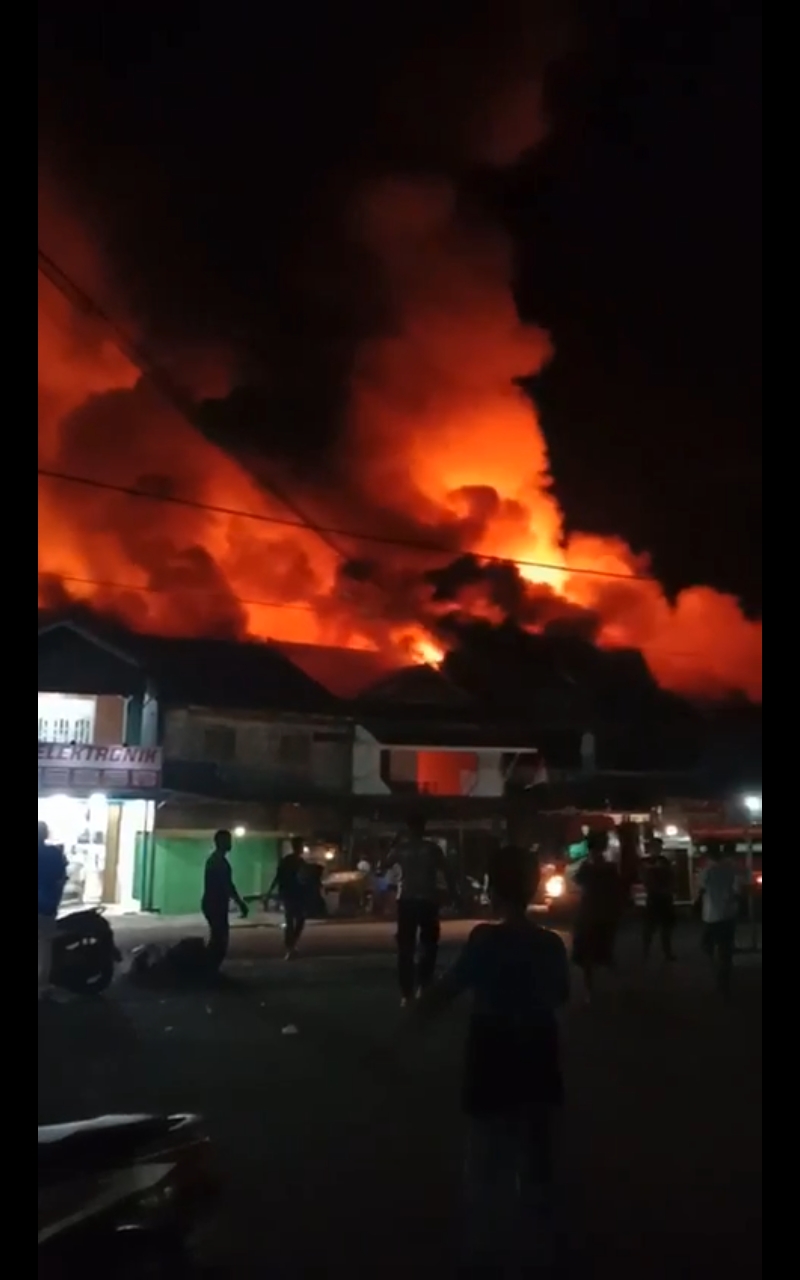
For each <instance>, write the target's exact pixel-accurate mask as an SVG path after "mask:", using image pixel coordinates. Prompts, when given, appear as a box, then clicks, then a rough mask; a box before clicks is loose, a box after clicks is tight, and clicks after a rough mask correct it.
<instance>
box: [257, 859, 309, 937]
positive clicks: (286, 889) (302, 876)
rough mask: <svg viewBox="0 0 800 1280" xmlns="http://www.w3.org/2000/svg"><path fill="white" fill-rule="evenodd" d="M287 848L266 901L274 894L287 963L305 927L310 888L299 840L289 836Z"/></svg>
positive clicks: (307, 871)
mask: <svg viewBox="0 0 800 1280" xmlns="http://www.w3.org/2000/svg"><path fill="white" fill-rule="evenodd" d="M290 844H291V848H290V850H289V852H288V853H287V854H285V855H284V857H282V858H281V860H280V862H279V863H278V869H277V871H276V872H275V879H274V880H273V881H272V884H271V885H270V887H269V889H268V891H267V897H268V898H269V897H271V895H272V894H273V893H275V892H276V891H277V894H278V897H279V898H280V902H281V906H282V907H283V937H284V945H285V947H286V959H287V960H291V959H292V958H293V956H294V954H295V950H296V948H297V944H298V942H299V941H300V938H301V935H302V933H303V930H304V928H305V925H306V917H307V915H308V895H309V889H310V884H311V877H310V875H309V866H308V863H307V862H306V860H305V858H304V857H303V850H304V842H303V837H302V836H292V839H291V842H290Z"/></svg>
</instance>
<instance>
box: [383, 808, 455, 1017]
mask: <svg viewBox="0 0 800 1280" xmlns="http://www.w3.org/2000/svg"><path fill="white" fill-rule="evenodd" d="M392 868H395V869H396V870H397V871H398V872H399V876H400V882H399V888H398V892H397V978H398V982H399V984H400V998H401V1002H402V1003H403V1004H407V1003H408V1001H409V1000H413V999H414V996H415V995H417V994H419V992H421V991H423V990H424V989H425V987H427V986H428V984H429V983H430V982H431V981H432V979H433V976H434V974H435V972H436V959H437V956H438V954H439V934H440V924H439V910H440V905H441V896H442V890H441V887H440V882H441V881H444V884H445V886H446V889H447V892H448V894H449V896H450V897H451V898H454V897H455V883H454V880H453V877H452V874H451V871H450V868H449V866H448V864H447V860H446V858H445V856H444V853H443V852H442V849H441V846H440V845H439V844H437V842H436V841H435V840H429V839H427V838H426V836H425V819H424V818H423V817H421V816H416V815H415V816H414V817H411V818H409V819H408V822H407V823H406V835H405V836H404V837H403V838H402V839H401V840H399V841H398V842H397V844H396V845H395V846H394V848H393V849H392V851H391V853H390V854H389V858H388V860H387V870H391V869H392ZM418 947H419V957H417V948H418Z"/></svg>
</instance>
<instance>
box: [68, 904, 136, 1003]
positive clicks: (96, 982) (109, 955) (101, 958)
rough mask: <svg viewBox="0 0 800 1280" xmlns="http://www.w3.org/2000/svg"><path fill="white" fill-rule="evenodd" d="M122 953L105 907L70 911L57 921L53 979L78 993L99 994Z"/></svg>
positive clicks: (112, 973) (108, 982) (107, 984)
mask: <svg viewBox="0 0 800 1280" xmlns="http://www.w3.org/2000/svg"><path fill="white" fill-rule="evenodd" d="M121 959H122V957H121V956H120V953H119V951H118V950H117V947H116V944H115V942H114V931H113V929H112V928H111V925H110V924H109V923H108V921H107V920H106V918H105V916H104V915H103V913H102V910H101V909H100V908H98V907H90V908H88V909H87V910H85V911H71V912H68V913H67V914H66V915H63V916H60V917H59V919H58V920H57V921H56V932H55V937H54V939H53V956H52V964H51V969H50V981H51V982H52V983H53V985H54V986H56V987H62V988H63V989H64V990H65V991H71V992H73V993H74V994H76V995H98V994H99V993H100V992H101V991H105V989H106V987H108V986H109V984H110V982H111V980H112V978H113V977H114V966H115V965H116V964H117V962H118V961H119V960H121Z"/></svg>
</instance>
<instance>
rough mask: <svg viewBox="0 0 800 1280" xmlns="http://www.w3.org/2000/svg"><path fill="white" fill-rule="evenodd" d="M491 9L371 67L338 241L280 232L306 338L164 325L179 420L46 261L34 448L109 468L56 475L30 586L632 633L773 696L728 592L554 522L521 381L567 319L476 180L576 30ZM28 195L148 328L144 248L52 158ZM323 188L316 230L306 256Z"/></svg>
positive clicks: (328, 625)
mask: <svg viewBox="0 0 800 1280" xmlns="http://www.w3.org/2000/svg"><path fill="white" fill-rule="evenodd" d="M500 9H501V11H502V17H503V21H500V20H499V17H498V16H497V14H496V13H495V10H494V9H493V14H494V15H495V16H494V18H493V19H492V20H490V21H488V25H487V26H486V28H485V30H484V31H483V36H482V39H481V40H479V41H476V40H475V39H474V35H475V33H474V32H470V39H469V40H466V41H465V44H464V47H463V48H454V47H453V46H452V42H450V41H449V39H444V38H441V39H439V38H438V37H436V36H435V35H434V36H433V37H431V38H430V39H429V40H428V41H427V42H424V48H425V49H426V52H425V53H424V54H419V53H416V52H414V53H413V54H408V55H406V56H404V57H403V58H402V59H401V58H400V56H399V55H398V66H397V67H396V68H395V78H394V80H390V81H389V82H387V83H385V84H383V83H382V84H381V85H380V86H376V87H375V94H374V102H373V107H374V110H373V111H371V112H367V114H368V115H369V118H370V120H371V121H372V125H373V130H372V134H371V135H370V138H369V141H368V142H365V141H364V140H363V139H362V142H361V146H360V150H359V151H358V154H357V155H354V156H350V157H349V164H348V165H346V166H345V165H342V166H341V168H340V172H339V177H338V180H337V181H336V182H332V183H331V184H330V187H329V189H328V191H327V197H328V199H327V203H326V205H325V209H326V215H325V217H326V226H325V236H324V238H323V239H324V243H325V245H326V246H327V250H330V252H329V253H328V256H327V258H326V261H325V264H324V269H323V267H322V266H320V270H319V271H317V270H316V268H314V269H311V268H308V267H306V268H305V269H304V267H303V265H302V261H303V260H302V258H301V256H299V249H298V252H297V253H296V255H295V257H294V258H292V262H293V263H294V265H295V271H296V274H295V276H294V278H293V283H294V290H295V292H294V293H291V290H290V295H291V296H292V297H293V298H294V299H295V302H296V305H297V307H298V308H299V312H300V313H302V314H299V315H298V316H296V317H295V318H296V319H298V320H299V322H298V323H297V324H296V326H295V327H294V328H292V326H291V325H286V326H285V328H286V330H287V331H288V332H291V333H293V334H295V335H296V338H295V340H293V345H291V350H290V349H289V347H287V346H286V342H287V339H286V337H285V335H282V334H279V333H277V331H276V334H275V337H274V343H273V346H272V348H271V349H268V350H266V352H262V358H261V362H260V363H259V365H258V368H259V376H258V380H257V382H256V381H255V380H254V379H252V377H250V384H249V385H245V384H244V383H243V381H242V379H243V377H244V376H246V375H243V372H242V371H243V370H245V369H249V370H252V369H253V367H254V364H253V353H252V347H248V344H247V343H243V344H242V345H241V346H240V345H237V342H236V341H233V342H232V341H231V340H230V335H229V334H227V335H226V339H225V341H220V342H219V343H218V344H217V345H216V346H211V347H209V346H204V347H203V348H202V349H201V350H198V349H197V348H196V345H195V346H193V345H192V343H191V342H188V341H187V345H186V346H184V345H182V344H181V343H180V341H179V340H178V339H177V338H176V337H175V336H174V334H170V340H169V342H168V343H165V341H164V337H163V333H159V335H158V359H159V366H160V367H161V366H164V365H165V364H166V367H167V369H168V372H169V375H170V377H171V378H172V379H174V381H175V384H176V385H183V386H186V387H187V388H188V390H189V391H190V392H191V394H192V396H193V397H194V399H195V401H196V403H197V412H196V413H194V414H193V415H191V420H190V419H189V418H187V416H186V415H185V414H184V413H182V412H181V411H180V409H179V408H177V407H176V406H175V405H174V404H171V403H170V402H169V397H167V398H165V397H164V396H163V394H161V393H160V392H159V391H158V390H157V389H156V387H155V386H154V385H153V383H152V381H151V380H149V379H148V378H147V377H146V376H143V375H142V373H141V371H140V370H139V369H138V368H137V367H136V365H135V363H133V362H132V361H131V360H130V359H128V358H126V357H125V356H124V355H123V354H121V352H120V350H119V349H118V346H117V345H115V341H114V338H113V335H112V333H111V332H110V331H109V329H108V326H107V325H105V324H104V323H103V321H102V320H100V319H98V317H97V316H96V315H91V314H85V313H82V312H81V310H80V309H79V308H78V307H76V306H75V305H73V304H72V303H70V302H69V301H67V300H66V299H65V298H64V297H63V295H62V294H61V293H59V291H58V290H57V289H56V288H54V286H53V284H52V283H51V282H49V281H48V280H45V279H42V278H41V277H40V281H39V458H40V466H41V467H43V468H45V469H46V470H49V471H55V472H66V473H69V474H70V475H75V476H83V477H89V478H94V479H97V480H100V481H102V482H104V483H105V484H108V485H111V486H113V488H111V489H105V488H101V487H96V488H95V487H91V486H82V485H78V484H71V483H68V482H66V481H64V480H63V479H61V480H58V479H53V478H42V479H41V481H40V487H39V497H40V503H39V570H40V584H39V587H40V603H42V604H44V605H47V606H55V605H63V604H64V602H65V600H71V601H83V602H90V603H91V604H92V605H93V606H94V607H96V608H97V609H100V610H102V611H104V612H108V613H112V614H114V615H115V616H117V617H120V618H122V619H124V621H125V622H126V623H127V624H128V625H131V626H133V627H137V628H140V629H142V630H163V631H169V632H172V633H181V634H195V633H197V634H200V633H203V634H209V633H215V634H225V635H245V634H248V635H252V636H261V637H268V636H269V637H274V638H283V639H287V640H296V641H297V640H299V641H306V642H317V643H325V644H329V645H330V644H340V645H349V646H355V647H362V648H376V649H380V650H382V651H384V652H386V653H387V654H391V655H393V656H394V657H396V658H397V660H398V661H404V660H409V659H412V660H420V659H428V660H431V659H434V660H438V659H439V658H440V657H441V656H442V655H443V654H444V653H445V652H446V651H448V650H451V649H456V650H459V649H462V648H463V647H464V645H465V644H468V643H469V637H470V636H471V635H480V636H482V637H485V636H486V635H487V634H491V632H492V631H493V629H494V630H496V629H502V631H503V634H507V633H508V628H509V627H511V628H512V629H516V630H517V631H518V632H519V633H520V635H523V636H524V635H525V634H526V633H527V634H528V635H534V636H541V637H547V636H553V635H559V636H562V637H563V636H564V635H569V636H572V637H576V638H580V639H581V640H582V641H592V642H593V643H594V644H595V645H596V646H598V647H599V648H600V649H606V650H609V649H636V650H639V651H640V652H641V654H642V655H643V658H644V660H645V662H646V663H647V665H648V667H649V668H650V670H651V671H652V673H653V675H654V676H655V677H656V679H657V680H658V682H659V683H660V684H661V685H663V686H664V687H666V688H670V689H673V690H676V691H680V692H688V693H701V694H706V695H711V696H715V695H725V694H728V693H731V692H737V691H738V692H743V693H745V694H746V695H747V696H749V697H753V698H759V697H760V688H761V627H760V624H759V623H755V622H752V621H749V620H748V619H746V618H745V617H744V616H743V614H742V612H741V610H740V609H739V606H738V604H737V602H736V601H735V600H734V599H733V598H731V597H728V596H725V595H721V594H719V593H718V592H716V591H714V590H712V589H711V588H708V587H704V586H695V587H691V588H689V589H687V590H685V591H683V592H681V594H680V595H679V596H678V598H677V599H676V600H668V599H667V598H666V596H665V594H664V592H663V590H662V589H661V588H660V587H659V585H658V583H657V582H655V581H654V580H653V579H652V578H650V577H649V576H648V564H647V561H646V559H643V558H642V557H638V556H636V555H634V554H633V552H632V551H631V550H630V548H628V547H627V546H626V545H625V544H624V542H622V541H621V540H614V539H608V538H600V537H596V536H594V535H591V534H585V535H584V534H571V535H569V536H567V535H566V534H565V528H564V521H563V516H562V513H561V510H560V507H559V503H558V498H557V493H556V487H557V486H556V481H557V478H556V480H555V481H554V479H553V477H552V476H551V474H550V465H549V457H548V450H547V444H546V441H545V438H544V435H543V432H542V429H541V427H540V424H539V422H538V419H537V415H536V411H535V408H534V406H533V405H532V403H531V401H530V399H529V397H528V395H527V393H526V392H525V391H524V390H523V389H522V386H521V381H522V379H525V378H528V377H529V376H530V375H533V374H536V373H537V372H538V371H539V370H540V369H541V368H542V367H543V365H544V364H545V363H546V362H547V361H548V360H550V359H551V358H554V347H557V340H558V335H557V334H556V335H554V338H553V341H551V338H550V337H549V336H548V335H546V334H545V333H543V332H542V331H541V330H539V329H536V328H532V327H530V326H526V325H524V324H523V323H521V321H520V318H519V316H518V313H517V309H516V306H515V303H514V297H513V293H512V278H513V257H512V246H511V245H510V243H509V242H508V240H507V238H506V237H505V236H504V234H503V233H502V231H501V230H500V229H499V228H498V227H497V226H496V225H493V224H492V221H491V219H490V218H489V217H488V215H487V211H486V210H487V201H486V200H485V198H484V195H483V192H484V186H485V181H484V178H485V175H486V174H487V172H491V171H492V170H503V169H505V168H507V167H508V166H512V165H514V164H515V163H516V162H517V161H518V160H519V158H520V157H521V156H522V155H524V154H525V152H527V151H528V150H529V149H530V148H531V147H533V146H535V145H536V143H537V142H538V141H539V139H540V138H541V136H542V134H543V132H544V129H545V120H544V115H543V112H542V109H541V104H540V99H541V92H540V91H541V85H542V67H543V64H544V62H546V60H547V56H549V54H550V53H551V52H552V48H553V39H554V38H557V37H558V35H559V34H560V33H558V32H555V31H554V28H553V25H552V23H550V22H549V21H539V22H538V23H537V24H534V27H533V29H531V27H530V23H529V21H528V18H529V15H530V6H519V7H518V6H515V5H513V4H509V5H508V6H507V7H503V6H500ZM416 47H419V48H422V47H423V43H422V42H420V43H419V45H418V46H416ZM410 82H413V83H414V85H415V92H414V93H412V94H408V93H406V92H404V90H403V86H404V85H405V84H408V83H410ZM476 173H478V174H479V175H484V178H482V179H481V180H480V181H476V179H475V174H476ZM40 197H41V209H40V240H41V241H42V242H43V244H44V247H45V248H46V249H47V251H48V252H49V253H50V254H51V255H52V256H53V257H54V258H56V259H57V260H58V261H59V262H60V263H61V264H62V265H63V266H64V268H65V269H66V270H68V271H69V272H70V273H71V274H72V275H73V276H74V277H75V278H76V279H77V280H78V281H79V282H80V284H81V285H82V286H83V287H84V289H86V291H87V292H89V293H90V294H91V295H92V297H93V298H94V299H96V300H97V301H98V302H100V303H101V305H102V306H104V307H105V308H106V309H107V310H108V311H109V312H110V313H111V314H112V315H113V316H114V318H115V319H116V320H118V321H119V322H120V323H121V324H122V325H123V327H125V328H126V329H127V331H128V332H129V333H130V334H132V335H133V336H134V337H135V338H136V339H138V340H141V341H142V342H143V343H145V344H148V342H151V341H152V340H153V335H154V332H155V330H154V327H153V326H152V325H151V323H150V320H151V315H152V300H151V301H150V302H149V303H148V305H144V306H143V307H141V308H138V309H137V312H136V315H134V314H132V309H131V310H129V307H128V304H127V301H126V286H127V283H128V280H129V278H130V273H129V272H128V273H126V271H125V270H121V271H119V272H117V271H114V270H113V268H112V263H111V262H110V261H109V260H108V258H106V259H105V260H104V259H103V255H101V254H100V253H99V251H98V250H97V249H96V248H95V247H94V244H93V241H92V237H91V235H90V234H89V233H88V230H87V229H88V228H89V227H91V226H92V225H93V219H92V217H91V215H88V216H87V215H86V214H83V215H82V217H81V218H79V219H75V218H74V217H72V216H70V215H69V214H68V212H67V199H66V197H65V195H64V191H63V189H59V191H58V194H57V195H56V192H55V189H54V186H53V184H52V182H48V183H46V184H43V185H42V186H41V188H40ZM319 216H320V215H319V213H318V212H316V213H315V214H314V216H313V217H312V218H311V219H310V221H309V224H308V239H307V241H306V242H305V243H306V246H307V250H308V252H307V262H310V263H312V264H315V263H316V264H317V265H318V266H319V265H320V259H319V257H318V256H317V257H315V252H316V253H317V254H318V253H319V250H318V248H317V249H316V250H315V248H314V246H315V245H317V244H318V242H319V237H317V236H316V232H317V230H318V229H319ZM300 243H303V242H302V237H301V242H300ZM120 276H122V277H124V278H125V279H124V281H123V283H122V285H121V283H120ZM151 294H152V289H151ZM323 295H324V306H323V304H322V302H321V301H320V299H321V298H322V296H323ZM173 306H174V303H173ZM304 309H305V311H304ZM342 315H347V316H348V317H349V318H350V322H351V323H350V327H349V329H347V328H346V326H345V330H346V331H345V335H344V337H343V339H342V341H341V344H340V346H336V345H335V344H332V343H331V342H330V340H328V341H327V343H326V344H321V343H320V344H317V346H316V347H314V350H313V352H312V351H311V350H310V347H309V343H310V341H311V339H310V338H309V336H308V335H309V333H311V334H313V332H314V324H315V323H320V324H321V325H322V327H323V328H325V325H326V324H327V326H328V332H330V329H331V328H332V327H333V328H336V326H337V325H338V321H339V318H340V317H341V316H342ZM173 328H174V325H173ZM191 329H192V325H191V324H190V323H189V322H188V321H187V334H189V333H190V331H191ZM337 331H338V330H337ZM323 346H324V349H325V352H326V355H325V359H326V360H327V361H329V362H330V365H331V367H333V366H335V368H336V370H337V373H336V375H335V376H334V375H333V374H331V377H330V378H329V379H327V382H326V378H325V376H323V375H322V374H320V384H321V385H322V384H324V385H326V386H327V385H329V386H330V387H333V388H334V390H335V388H336V387H338V393H336V394H334V392H330V394H328V393H326V395H324V396H321V397H318V398H317V399H316V400H314V399H313V397H311V398H310V399H309V398H308V395H309V393H308V390H307V388H308V385H309V384H311V383H313V382H314V378H315V375H316V373H317V372H318V371H319V370H320V369H321V367H322V366H321V364H320V350H322V348H323ZM187 348H188V350H187ZM246 348H247V349H246ZM287 353H288V354H287ZM555 358H557V355H556V356H555ZM287 371H288V372H287ZM314 406H315V407H314ZM315 415H316V416H315ZM323 419H324V421H325V424H326V425H325V430H324V431H323V430H322V429H321V427H320V422H321V421H322V420H323ZM309 439H310V440H311V441H316V442H317V443H318V447H316V446H315V448H314V449H310V448H309V446H308V443H307V442H308V440H309ZM304 440H305V441H306V445H305V447H303V444H302V441H304ZM296 441H299V442H300V444H299V446H298V447H297V448H296V449H295V448H293V443H294V442H296ZM131 489H136V490H145V491H147V492H148V493H151V494H154V495H158V496H160V498H161V499H162V500H160V501H159V500H156V499H155V498H154V499H153V500H146V499H143V498H140V497H139V498H137V497H134V496H130V494H129V493H128V494H127V495H126V493H125V492H124V491H126V490H128V491H129V490H131ZM287 495H288V496H289V497H290V498H291V501H290V504H289V505H288V506H287V504H286V503H285V502H284V501H282V500H281V498H282V496H287ZM169 499H175V500H176V501H174V502H173V501H169ZM298 508H299V515H298ZM236 513H247V514H246V515H240V514H236ZM304 520H307V521H308V523H309V524H310V525H311V526H312V528H308V527H306V528H303V527H298V525H302V523H303V521H304ZM358 535H361V536H358ZM481 643H484V641H482V642H481Z"/></svg>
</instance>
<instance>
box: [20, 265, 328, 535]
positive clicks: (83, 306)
mask: <svg viewBox="0 0 800 1280" xmlns="http://www.w3.org/2000/svg"><path fill="white" fill-rule="evenodd" d="M37 251H38V268H39V271H40V272H41V274H42V275H43V276H44V278H45V279H46V280H48V281H49V282H50V284H52V285H53V286H54V288H56V289H57V290H58V291H59V293H60V294H62V296H63V297H64V298H66V300H67V302H69V303H70V304H71V305H72V306H74V307H77V308H78V310H79V311H82V312H83V313H84V314H85V315H90V316H93V317H94V319H96V320H100V321H102V323H103V324H104V325H105V326H106V327H107V328H108V329H109V330H110V332H111V336H112V337H113V339H114V342H115V344H116V346H117V347H118V348H119V350H120V351H121V352H122V354H123V355H124V356H125V357H126V359H128V360H130V361H131V363H132V364H133V365H134V366H135V367H136V368H137V369H138V370H139V372H140V373H141V374H142V375H143V377H145V378H147V380H148V382H150V383H151V384H152V386H154V387H155V389H156V390H157V391H158V393H159V394H160V395H161V397H162V398H163V399H164V400H166V402H167V403H168V404H169V405H170V407H171V408H173V409H175V410H177V412H178V413H179V414H181V416H182V417H184V418H185V419H186V420H187V421H188V422H189V423H190V424H191V425H192V426H193V427H195V428H196V429H198V430H200V431H202V427H201V426H200V424H199V423H198V421H197V405H196V404H195V402H194V401H193V399H192V397H191V396H190V395H188V393H187V392H186V391H185V390H184V388H183V387H181V386H179V384H178V383H177V382H176V381H175V380H174V378H172V376H171V375H170V374H168V373H167V372H166V370H165V369H163V368H162V367H161V366H160V365H159V364H157V363H156V361H155V360H154V359H153V358H152V356H150V355H149V353H148V352H147V351H145V349H144V348H143V347H141V346H138V345H137V344H136V343H135V342H133V340H132V339H131V338H129V337H128V335H127V334H126V333H124V331H123V330H122V329H121V328H120V327H119V325H118V324H116V323H115V322H114V321H113V320H112V318H111V316H109V315H108V313H107V312H105V311H104V310H103V308H102V307H101V306H100V305H99V304H98V303H97V302H95V300H94V298H92V297H91V296H90V295H89V294H88V293H87V292H86V291H85V289H82V288H81V286H80V285H79V284H77V283H76V282H75V281H74V280H73V279H72V278H71V276H69V275H67V273H66V271H64V269H63V268H62V267H60V266H59V265H58V263H57V262H56V261H55V260H54V259H53V258H51V257H50V255H49V254H47V253H45V251H44V250H43V249H42V247H41V245H39V246H38V247H37ZM262 483H263V485H264V488H265V489H267V490H268V491H269V492H270V493H271V494H272V496H273V497H274V498H276V499H277V500H278V502H280V503H281V504H282V505H283V506H284V507H286V509H287V511H291V512H292V514H293V515H294V516H295V517H296V518H297V520H298V521H299V522H300V524H301V525H304V526H305V527H306V528H307V529H309V530H310V531H311V532H312V533H316V534H317V536H318V537H319V538H320V539H321V540H322V541H323V542H324V543H326V545H327V546H329V547H330V548H331V550H332V551H334V552H335V553H336V554H337V555H338V556H340V557H341V558H342V559H344V560H346V559H348V554H347V552H346V551H343V550H342V548H341V547H338V546H337V545H336V543H335V542H334V541H333V540H332V538H331V536H330V535H329V534H328V533H327V532H326V531H325V530H322V529H319V528H318V527H317V526H316V525H315V523H314V521H313V520H312V519H311V518H310V517H309V516H308V515H307V514H306V512H305V511H304V510H303V509H302V507H300V506H299V505H298V504H297V503H296V502H294V501H293V500H292V499H291V498H289V497H287V496H286V494H285V493H284V492H283V490H282V489H280V488H279V487H278V485H277V484H275V482H274V481H273V480H262Z"/></svg>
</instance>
